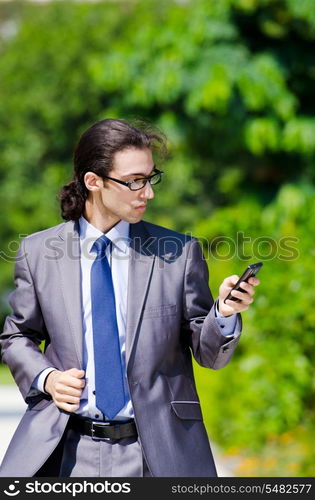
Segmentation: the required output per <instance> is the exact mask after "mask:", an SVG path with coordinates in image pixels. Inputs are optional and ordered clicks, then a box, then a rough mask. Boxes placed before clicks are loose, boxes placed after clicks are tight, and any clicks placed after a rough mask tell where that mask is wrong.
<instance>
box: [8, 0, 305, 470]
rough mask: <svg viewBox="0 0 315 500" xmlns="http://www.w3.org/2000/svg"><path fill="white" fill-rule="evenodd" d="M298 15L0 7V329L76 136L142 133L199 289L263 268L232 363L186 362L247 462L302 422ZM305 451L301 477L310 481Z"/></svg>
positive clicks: (53, 212) (300, 5) (274, 9)
mask: <svg viewBox="0 0 315 500" xmlns="http://www.w3.org/2000/svg"><path fill="white" fill-rule="evenodd" d="M313 3H314V2H313V0H299V1H298V2H297V1H295V0H220V1H218V0H193V1H192V0H191V1H187V2H175V1H174V2H173V1H166V0H162V1H161V0H145V1H144V0H142V1H140V0H138V1H137V0H135V1H121V2H107V1H106V2H105V1H104V2H101V1H100V2H92V3H90V2H88V3H86V4H85V3H83V2H73V1H68V2H60V1H58V2H54V1H52V2H49V3H45V4H31V3H28V2H14V1H12V2H8V3H5V2H4V3H1V4H0V75H1V78H0V92H1V103H0V179H1V193H0V203H1V208H2V210H1V213H0V238H1V249H0V250H1V273H0V290H1V292H0V294H1V295H0V296H1V303H0V315H1V317H2V318H4V316H5V314H6V312H7V310H8V305H7V296H8V293H9V291H10V290H11V289H12V286H13V285H12V272H13V260H14V255H15V252H16V249H17V245H18V242H19V241H20V238H21V235H23V234H29V233H31V232H34V231H38V230H40V229H44V228H46V227H48V226H51V225H53V224H57V223H59V222H60V216H59V208H58V202H57V200H56V195H57V193H58V191H59V188H60V186H61V185H62V184H64V183H65V182H67V181H68V180H69V179H70V177H71V170H72V166H71V163H72V160H71V156H72V151H73V148H74V145H75V143H76V141H77V140H78V137H79V135H80V133H81V132H82V131H83V130H84V129H85V128H87V127H88V126H89V125H90V124H92V123H94V122H95V121H96V120H98V119H102V118H106V117H119V118H125V119H130V118H144V119H148V120H150V121H152V122H154V123H155V124H157V125H159V126H160V127H161V128H162V129H163V131H164V132H165V133H166V134H167V136H168V138H169V145H170V154H169V157H168V159H167V161H166V164H165V165H163V169H164V170H165V172H166V174H165V182H164V184H163V185H159V186H157V189H156V193H157V196H156V197H155V199H154V200H152V203H151V210H150V215H149V217H150V220H152V221H153V222H156V223H160V224H164V225H166V226H168V227H170V228H174V229H177V230H181V231H185V230H187V231H193V232H194V234H196V235H197V236H200V238H201V239H202V241H203V242H204V244H205V252H206V254H207V255H209V267H210V272H211V286H212V289H213V291H214V294H215V295H216V293H215V292H216V290H217V287H218V285H219V283H220V282H221V281H222V278H223V277H225V276H227V275H229V274H234V273H235V272H239V273H240V272H242V268H243V264H245V261H248V260H250V259H252V258H253V257H254V255H257V252H258V253H259V252H260V259H261V260H264V261H265V266H264V268H263V270H262V271H261V278H262V285H261V287H260V290H259V291H258V292H257V300H256V301H255V305H254V306H253V307H252V308H250V310H249V311H248V312H247V313H245V314H244V323H245V328H244V329H245V334H244V336H243V338H242V341H241V343H240V346H239V349H238V351H237V353H236V356H235V358H234V360H233V362H232V363H231V365H230V366H229V367H227V368H226V369H225V370H223V371H222V373H220V372H219V373H213V372H211V373H210V372H209V373H208V372H206V371H205V370H201V369H197V368H196V370H197V374H198V381H199V384H200V390H201V395H202V401H203V405H204V408H205V416H206V421H207V425H208V430H209V433H210V434H211V435H213V437H214V438H215V439H216V440H217V441H218V442H220V443H221V444H222V445H223V444H224V445H225V446H227V447H229V446H231V444H232V443H234V444H237V445H238V446H239V447H242V448H243V447H252V453H255V452H256V451H257V450H258V449H260V448H261V447H262V446H264V449H265V450H267V444H266V443H269V444H270V442H271V441H272V440H271V441H270V439H271V437H270V436H274V435H280V436H282V435H283V433H284V435H286V433H287V432H289V433H290V432H292V429H294V428H297V429H300V427H301V426H303V425H305V428H306V429H309V428H310V425H311V424H310V422H311V421H312V419H314V412H313V407H312V398H313V396H314V382H313V378H312V365H311V356H312V352H313V351H312V350H313V348H314V345H313V338H314V335H313V333H314V332H313V328H314V327H313V325H314V312H313V309H314V307H313V304H314V293H313V289H312V283H311V279H312V275H313V270H314V265H313V257H314V247H313V242H312V233H313V231H312V229H313V228H312V227H311V225H312V220H313V217H312V215H313V212H314V208H313V206H314V203H313V198H314V193H313V189H312V188H311V187H310V186H311V185H312V183H313V181H314V178H315V175H314V156H315V100H314V97H313V94H314V91H313V89H314V80H315V70H314V68H315V64H314V49H313V46H314V39H315V14H314V13H315V10H314V6H313ZM237 235H238V239H237ZM249 236H250V237H251V241H250V242H248V241H246V239H245V240H244V237H245V238H246V237H249ZM263 237H264V238H269V240H265V241H262V238H263ZM259 238H260V239H259ZM271 238H272V240H273V241H271ZM283 238H298V240H299V241H298V243H296V242H295V241H294V240H292V239H291V240H284V239H283ZM206 240H207V241H208V240H209V241H211V244H210V245H207V242H206ZM235 241H236V243H235ZM233 242H234V243H233ZM292 247H293V257H292ZM233 249H234V253H233ZM296 250H298V252H299V255H298V256H296ZM294 252H295V253H294ZM280 255H281V258H280ZM257 260H258V259H257ZM199 370H200V371H199ZM223 396H224V397H223ZM207 401H209V402H208V403H207ZM214 408H218V411H214ZM305 435H306V434H305V433H303V432H299V433H298V436H299V439H301V440H302V439H304V438H305ZM303 436H304V437H303ZM279 443H280V445H281V443H282V441H281V440H279ZM265 444H266V446H265ZM269 444H268V445H269ZM280 445H279V446H280ZM270 446H272V447H273V448H272V449H275V448H276V446H277V442H276V441H275V440H273V441H272V444H271V445H270ZM303 449H304V448H303ZM305 449H306V450H308V451H303V453H304V455H303V457H304V458H303V459H302V458H301V460H300V462H299V466H298V469H297V470H296V473H299V474H303V472H304V473H309V474H311V472H312V470H311V466H310V464H311V463H312V460H311V458H310V456H311V455H310V454H311V452H310V451H309V449H308V448H307V447H305ZM299 453H300V452H299ZM301 453H302V452H301ZM262 456H263V454H262ZM299 456H300V455H299ZM313 462H314V461H313ZM269 465H270V464H269ZM259 466H260V470H261V471H263V470H264V469H263V468H264V465H263V464H262V463H261V462H259ZM266 467H267V466H266ZM288 470H289V469H288ZM292 470H293V469H292Z"/></svg>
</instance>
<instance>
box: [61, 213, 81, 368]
mask: <svg viewBox="0 0 315 500" xmlns="http://www.w3.org/2000/svg"><path fill="white" fill-rule="evenodd" d="M58 236H59V238H60V240H61V242H60V248H61V249H62V252H61V253H60V255H59V256H58V257H57V262H58V266H59V271H60V283H61V293H62V295H63V299H64V304H65V308H66V312H67V316H68V321H69V325H70V331H71V334H72V338H73V344H74V347H75V352H76V356H77V361H78V366H79V367H82V362H83V346H82V336H83V331H82V303H81V267H80V236H79V232H78V225H77V223H74V222H73V221H71V222H68V223H66V224H65V225H64V226H62V228H61V230H60V232H59V234H58Z"/></svg>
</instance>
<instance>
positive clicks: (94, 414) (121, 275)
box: [33, 216, 236, 421]
mask: <svg viewBox="0 0 315 500" xmlns="http://www.w3.org/2000/svg"><path fill="white" fill-rule="evenodd" d="M79 226H80V249H81V257H80V264H81V296H82V306H83V310H82V327H83V370H84V371H85V380H86V384H85V387H84V389H83V392H82V395H81V401H80V407H79V409H78V410H77V411H76V413H78V414H80V415H82V416H86V417H89V418H92V419H93V420H99V421H102V420H106V415H103V413H102V412H101V411H100V410H98V408H97V407H96V401H95V378H94V374H95V372H94V349H93V328H92V313H91V281H90V274H91V267H92V264H93V262H94V260H95V258H96V253H95V252H90V250H91V248H92V246H93V244H94V242H95V240H97V239H98V238H99V237H100V236H102V235H103V233H102V232H101V231H100V230H99V229H97V228H96V227H94V226H92V225H91V224H90V223H89V222H88V221H87V220H86V219H85V218H84V217H83V216H81V217H80V219H79ZM105 234H106V236H107V238H109V239H110V240H111V244H110V245H108V246H107V248H106V257H107V259H108V262H109V264H110V267H111V272H112V279H113V286H114V292H115V303H116V317H117V326H118V334H119V343H120V352H121V361H122V365H123V372H124V384H125V394H126V401H125V406H124V407H123V408H122V409H121V410H120V411H119V413H118V414H117V415H116V417H115V420H125V419H128V418H132V417H133V408H132V403H131V399H130V393H129V388H128V383H127V375H126V317H127V291H128V271H129V249H130V239H129V223H128V222H126V221H123V220H121V221H120V222H119V223H118V224H116V226H114V227H113V228H112V229H110V231H108V232H107V233H105ZM216 319H217V322H218V324H219V326H220V328H221V329H222V334H223V335H225V336H227V337H231V338H232V337H233V333H234V330H235V326H236V315H235V314H234V315H232V316H230V317H228V318H226V317H223V316H221V315H220V313H219V312H218V310H216ZM54 369H55V368H47V369H45V370H43V372H41V373H40V374H39V376H38V377H36V379H35V380H34V382H33V387H34V388H36V389H38V390H40V391H42V392H44V383H45V379H46V377H47V375H48V374H49V373H50V372H51V371H52V370H54Z"/></svg>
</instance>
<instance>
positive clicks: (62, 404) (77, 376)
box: [46, 368, 85, 412]
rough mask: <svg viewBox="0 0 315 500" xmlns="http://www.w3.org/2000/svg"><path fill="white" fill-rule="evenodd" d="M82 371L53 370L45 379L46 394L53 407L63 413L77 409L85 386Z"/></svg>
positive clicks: (73, 369) (75, 369) (72, 369)
mask: <svg viewBox="0 0 315 500" xmlns="http://www.w3.org/2000/svg"><path fill="white" fill-rule="evenodd" d="M82 377H84V371H83V370H78V369H77V368H71V369H70V370H66V371H64V372H61V371H58V370H55V371H53V372H51V373H50V374H49V375H48V377H47V382H46V387H47V392H49V394H51V396H52V398H53V400H54V403H55V405H56V406H57V407H58V408H60V409H62V410H65V411H68V412H73V411H75V410H77V409H78V408H79V405H80V398H81V395H82V390H83V388H84V386H85V380H84V379H83V378H82Z"/></svg>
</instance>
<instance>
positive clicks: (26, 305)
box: [0, 239, 51, 401]
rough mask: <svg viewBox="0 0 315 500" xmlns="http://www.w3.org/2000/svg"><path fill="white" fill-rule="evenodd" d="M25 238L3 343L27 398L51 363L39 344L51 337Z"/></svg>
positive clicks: (5, 355) (4, 355) (3, 351)
mask: <svg viewBox="0 0 315 500" xmlns="http://www.w3.org/2000/svg"><path fill="white" fill-rule="evenodd" d="M26 242H27V239H25V240H23V241H22V243H21V245H20V248H19V251H18V255H17V258H16V264H15V272H14V282H15V285H16V289H15V290H14V292H12V294H11V296H10V299H9V302H10V305H11V307H12V313H11V314H10V315H9V316H8V317H7V318H6V321H5V324H4V331H3V333H2V334H1V335H0V345H1V354H2V358H3V361H4V362H5V363H6V364H7V365H8V366H9V368H10V370H11V372H12V374H13V376H14V379H15V381H16V383H17V385H18V386H19V389H20V391H21V393H22V395H23V397H24V399H26V401H28V398H27V396H30V395H32V396H33V395H34V391H33V390H31V386H32V383H33V380H34V379H35V377H36V376H37V375H38V374H39V373H40V372H41V371H42V370H44V369H45V368H48V367H50V366H51V363H49V361H48V360H47V358H46V357H45V355H44V354H43V353H42V351H41V350H40V348H39V345H40V343H41V342H42V341H47V340H48V334H47V330H46V327H45V323H44V320H43V316H42V312H41V308H40V304H39V302H38V299H37V295H36V289H35V285H34V282H33V279H32V275H31V272H30V269H29V266H28V261H27V250H26Z"/></svg>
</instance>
